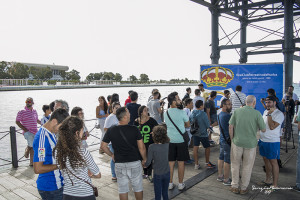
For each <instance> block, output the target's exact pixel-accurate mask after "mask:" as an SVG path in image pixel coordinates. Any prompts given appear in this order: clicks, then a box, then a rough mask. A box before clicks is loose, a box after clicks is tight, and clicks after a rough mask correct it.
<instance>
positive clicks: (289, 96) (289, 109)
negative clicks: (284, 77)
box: [282, 92, 295, 141]
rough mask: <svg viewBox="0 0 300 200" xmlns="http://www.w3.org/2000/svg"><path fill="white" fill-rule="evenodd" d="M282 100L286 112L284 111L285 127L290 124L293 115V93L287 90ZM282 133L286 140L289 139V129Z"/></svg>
mask: <svg viewBox="0 0 300 200" xmlns="http://www.w3.org/2000/svg"><path fill="white" fill-rule="evenodd" d="M282 102H283V103H284V106H285V110H286V113H285V117H286V120H285V123H286V125H285V127H286V126H287V125H288V126H290V125H291V123H292V119H293V117H294V115H295V101H294V99H293V93H291V92H287V93H286V95H285V99H282ZM286 134H287V135H286ZM284 135H285V136H284V138H285V139H287V140H288V141H289V140H290V139H291V131H286V130H285V133H284Z"/></svg>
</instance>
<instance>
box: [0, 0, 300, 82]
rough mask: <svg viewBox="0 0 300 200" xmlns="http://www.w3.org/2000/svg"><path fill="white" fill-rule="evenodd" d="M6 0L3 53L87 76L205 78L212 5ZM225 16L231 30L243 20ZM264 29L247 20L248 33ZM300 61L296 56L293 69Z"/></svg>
mask: <svg viewBox="0 0 300 200" xmlns="http://www.w3.org/2000/svg"><path fill="white" fill-rule="evenodd" d="M0 5H1V12H0V24H1V26H0V31H1V38H2V40H1V48H0V55H1V60H5V61H16V62H29V63H44V64H52V63H55V64H57V65H67V66H69V67H70V69H76V70H77V71H79V72H80V75H81V77H82V78H85V77H86V76H87V75H88V74H89V73H91V72H93V73H95V72H103V71H112V72H114V73H117V72H118V73H121V74H122V75H123V77H124V79H126V78H128V77H129V76H130V75H132V74H133V75H135V76H139V75H140V74H141V73H146V74H148V75H149V77H150V79H153V80H155V79H167V80H168V79H171V78H186V77H187V78H189V79H196V80H199V65H200V64H208V63H210V62H211V61H210V53H211V49H210V46H209V45H210V41H211V36H210V35H211V34H210V33H211V30H210V12H209V10H208V9H207V8H206V7H203V6H200V5H198V4H196V3H194V2H192V1H189V0H163V1H162V0H110V1H109V0H86V1H82V0H81V1H78V0H63V1H61V0H60V1H58V0H52V1H40V0H26V1H24V0H9V1H5V0H0ZM220 22H221V23H222V24H223V28H224V29H225V30H226V31H229V32H230V30H231V29H232V30H233V28H236V27H238V24H234V23H233V22H231V21H228V20H227V21H226V20H223V19H221V21H220ZM268 23H270V25H271V26H278V25H282V22H281V21H275V22H274V21H272V22H268ZM222 34H223V33H222V31H221V30H220V38H221V37H222ZM260 34H261V33H257V32H255V31H254V30H251V29H250V28H249V33H248V39H249V41H252V40H253V41H255V39H256V38H255V37H257V36H261V37H262V36H263V34H261V35H260ZM237 39H238V38H237ZM270 39H271V38H270ZM238 59H239V56H238V55H237V53H236V52H235V51H223V52H221V58H220V63H221V64H226V63H238ZM282 61H283V55H282V54H271V55H263V56H250V57H248V63H256V62H257V63H261V62H282ZM298 68H299V64H298V62H294V74H299V72H300V70H298ZM299 81H300V77H299V76H298V77H297V76H296V75H295V76H294V82H299Z"/></svg>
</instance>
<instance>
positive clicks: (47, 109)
mask: <svg viewBox="0 0 300 200" xmlns="http://www.w3.org/2000/svg"><path fill="white" fill-rule="evenodd" d="M42 109H43V111H44V113H45V114H44V117H43V118H42V119H41V125H44V124H45V123H46V122H47V121H48V120H49V119H50V114H51V110H50V106H49V105H43V108H42Z"/></svg>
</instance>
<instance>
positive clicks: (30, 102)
mask: <svg viewBox="0 0 300 200" xmlns="http://www.w3.org/2000/svg"><path fill="white" fill-rule="evenodd" d="M25 103H32V104H34V103H33V101H25Z"/></svg>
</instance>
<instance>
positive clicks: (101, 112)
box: [96, 96, 108, 153]
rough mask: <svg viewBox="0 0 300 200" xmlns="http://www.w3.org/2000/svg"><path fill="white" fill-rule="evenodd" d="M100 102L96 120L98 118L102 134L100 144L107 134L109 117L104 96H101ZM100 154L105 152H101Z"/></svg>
mask: <svg viewBox="0 0 300 200" xmlns="http://www.w3.org/2000/svg"><path fill="white" fill-rule="evenodd" d="M98 101H99V105H98V106H97V107H96V118H98V127H99V128H100V130H101V132H102V134H101V139H100V143H101V141H102V139H103V137H104V133H105V132H104V123H105V119H106V117H108V105H107V102H106V100H105V97H104V96H100V97H99V98H98ZM100 153H103V152H102V151H101V150H100Z"/></svg>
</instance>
